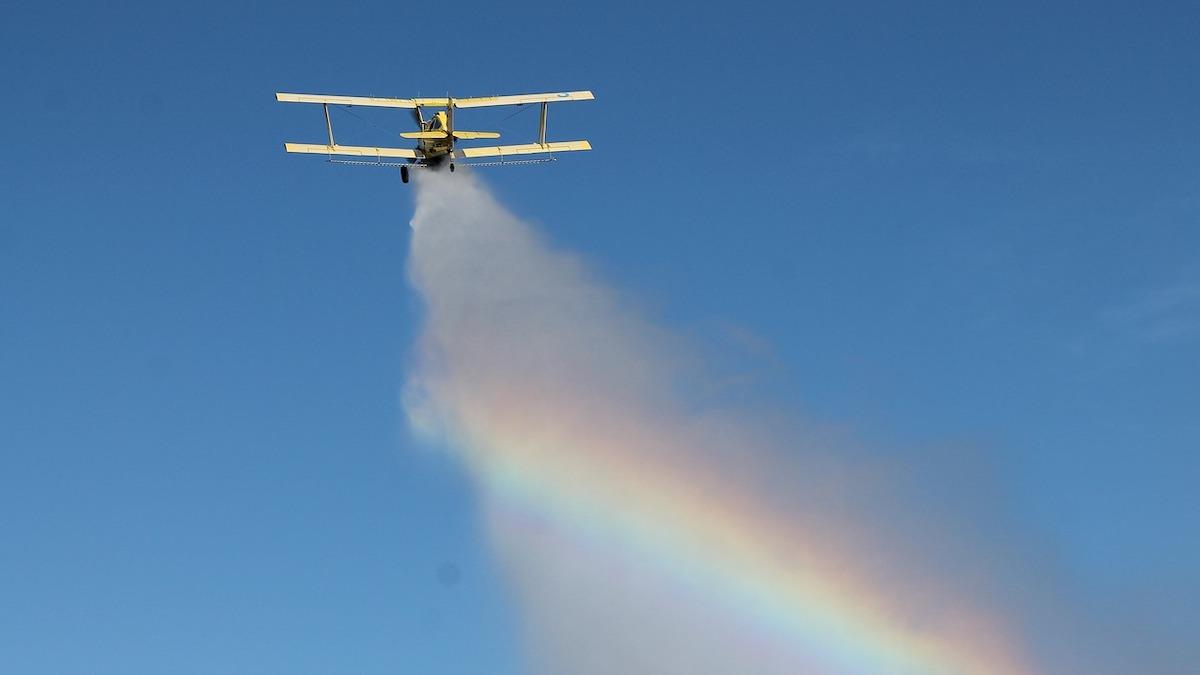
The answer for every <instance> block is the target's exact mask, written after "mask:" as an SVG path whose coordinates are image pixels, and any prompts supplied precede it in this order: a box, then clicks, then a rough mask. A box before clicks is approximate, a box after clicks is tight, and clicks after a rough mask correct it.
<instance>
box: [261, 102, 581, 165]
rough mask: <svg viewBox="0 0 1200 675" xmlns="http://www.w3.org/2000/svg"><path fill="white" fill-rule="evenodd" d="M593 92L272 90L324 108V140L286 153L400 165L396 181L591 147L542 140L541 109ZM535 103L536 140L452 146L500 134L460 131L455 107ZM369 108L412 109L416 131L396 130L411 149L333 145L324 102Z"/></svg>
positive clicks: (550, 157) (290, 145) (543, 120)
mask: <svg viewBox="0 0 1200 675" xmlns="http://www.w3.org/2000/svg"><path fill="white" fill-rule="evenodd" d="M593 98H595V97H594V96H592V92H590V91H562V92H553V93H549V94H515V95H510V96H481V97H477V98H451V97H449V96H447V97H444V98H377V97H374V96H329V95H325V94H285V93H277V94H275V99H276V100H277V101H281V102H284V103H320V104H321V107H322V108H324V111H325V130H326V131H327V132H328V134H329V143H327V144H325V145H321V144H316V143H284V148H285V149H286V150H287V151H288V152H301V153H309V154H315V155H328V156H330V157H331V159H330V160H329V161H331V162H338V163H342V164H370V165H372V166H399V167H400V179H401V180H403V181H404V182H405V183H407V182H408V170H409V167H415V168H438V167H441V166H449V167H450V170H451V171H454V163H455V161H457V160H475V159H480V158H490V157H498V158H500V159H499V160H498V161H487V162H465V163H467V164H470V165H473V166H480V165H497V164H516V163H527V162H530V161H533V162H549V161H553V160H554V153H558V152H574V151H577V150H591V149H592V145H591V144H590V143H588V142H587V141H547V140H546V111H547V108H548V107H549V105H550V104H551V103H558V102H560V101H590V100H592V99H593ZM532 103H540V104H541V109H542V115H541V120H540V121H539V123H538V137H537V142H536V143H522V144H519V145H491V146H482V147H479V146H476V147H456V141H473V140H479V139H491V138H499V137H500V134H499V133H498V132H495V131H463V130H460V129H457V128H455V126H454V111H455V110H457V109H460V108H483V107H488V106H504V105H517V106H519V105H528V104H532ZM331 105H344V106H371V107H377V108H407V109H409V110H411V111H412V117H413V121H414V122H416V124H417V127H418V130H417V131H408V132H404V133H401V134H400V136H402V137H403V138H411V139H414V140H416V141H417V147H416V148H373V147H364V146H356V145H338V144H337V142H336V141H334V139H333V122H332V121H331V120H330V118H329V106H331ZM425 108H442V110H438V111H437V112H435V113H434V114H433V116H432V117H430V118H429V119H426V118H425V114H424V109H425ZM525 155H545V157H542V158H540V159H516V160H510V159H509V158H510V157H517V158H520V157H522V156H525ZM334 156H351V157H360V158H367V157H373V158H374V159H375V161H365V160H361V159H360V160H357V161H356V160H343V159H332V157H334ZM385 158H388V159H402V160H404V161H403V162H385V161H384V159H385Z"/></svg>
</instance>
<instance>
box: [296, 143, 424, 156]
mask: <svg viewBox="0 0 1200 675" xmlns="http://www.w3.org/2000/svg"><path fill="white" fill-rule="evenodd" d="M283 147H284V148H285V149H286V150H287V151H288V152H303V153H307V154H310V155H354V156H357V157H403V158H405V159H416V158H417V151H416V150H410V149H408V148H368V147H364V146H359V145H318V144H316V143H284V144H283Z"/></svg>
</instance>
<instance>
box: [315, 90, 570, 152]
mask: <svg viewBox="0 0 1200 675" xmlns="http://www.w3.org/2000/svg"><path fill="white" fill-rule="evenodd" d="M549 107H550V104H549V103H547V102H546V101H542V119H541V121H540V122H539V123H538V145H545V144H546V110H547V109H548V108H549ZM332 142H333V141H330V143H332Z"/></svg>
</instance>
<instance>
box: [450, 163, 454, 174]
mask: <svg viewBox="0 0 1200 675" xmlns="http://www.w3.org/2000/svg"><path fill="white" fill-rule="evenodd" d="M450 173H454V162H450Z"/></svg>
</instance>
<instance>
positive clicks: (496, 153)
mask: <svg viewBox="0 0 1200 675" xmlns="http://www.w3.org/2000/svg"><path fill="white" fill-rule="evenodd" d="M322 147H323V146H322ZM591 149H592V144H591V143H588V142H587V141H558V142H556V143H547V144H545V145H542V144H540V143H524V144H522V145H493V146H490V147H483V148H459V149H457V150H455V151H454V156H455V157H464V158H468V159H469V158H472V157H503V156H505V155H538V154H542V153H550V152H572V151H575V150H591Z"/></svg>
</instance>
